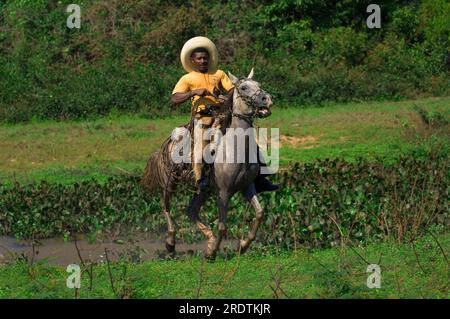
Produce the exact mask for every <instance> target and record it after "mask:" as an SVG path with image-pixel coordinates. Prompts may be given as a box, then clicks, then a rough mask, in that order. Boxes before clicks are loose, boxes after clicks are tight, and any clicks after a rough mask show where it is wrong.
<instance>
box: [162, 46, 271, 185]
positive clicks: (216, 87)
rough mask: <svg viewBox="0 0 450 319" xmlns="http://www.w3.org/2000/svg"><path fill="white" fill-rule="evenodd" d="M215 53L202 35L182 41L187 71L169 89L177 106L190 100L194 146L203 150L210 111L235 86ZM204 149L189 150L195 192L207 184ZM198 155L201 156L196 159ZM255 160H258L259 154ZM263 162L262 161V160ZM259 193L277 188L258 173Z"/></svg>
mask: <svg viewBox="0 0 450 319" xmlns="http://www.w3.org/2000/svg"><path fill="white" fill-rule="evenodd" d="M217 61H218V52H217V48H216V46H215V45H214V43H213V42H212V41H211V40H209V39H208V38H205V37H195V38H192V39H190V40H189V41H187V42H186V43H185V45H184V46H183V49H182V50H181V63H182V65H183V67H184V69H185V70H186V71H187V72H188V73H187V74H185V75H184V76H182V77H181V78H180V80H179V81H178V83H177V84H176V85H175V88H174V89H173V91H172V98H171V103H172V104H173V105H177V104H180V103H183V102H185V101H187V100H188V99H191V101H192V114H191V115H192V116H193V117H194V119H195V120H196V121H195V123H196V129H197V130H198V131H199V132H200V134H194V149H198V146H199V147H200V149H201V150H203V149H204V148H205V147H206V146H207V144H208V143H209V142H210V141H209V140H207V139H205V133H206V131H207V130H208V129H210V128H211V127H212V126H213V125H214V126H215V127H216V128H218V125H217V122H215V121H214V117H213V111H214V107H216V106H217V105H218V104H219V103H220V102H221V101H223V100H222V99H221V98H219V95H220V93H221V91H222V92H224V93H227V94H230V93H231V92H232V90H233V88H234V86H233V83H232V82H231V80H230V78H229V77H228V76H227V75H226V74H225V72H224V71H222V70H219V69H217ZM202 154H203V152H202V151H200V152H192V160H193V164H192V166H193V171H194V175H195V180H196V186H197V191H198V192H200V191H201V189H204V188H206V187H207V186H208V178H207V176H206V173H205V172H206V170H205V167H204V164H203V156H202ZM198 157H201V158H198ZM258 160H260V158H259V156H258ZM259 163H260V164H261V165H264V163H261V161H259ZM254 182H255V188H256V191H257V192H258V193H260V192H264V191H273V190H276V189H278V186H277V185H274V184H272V183H271V182H270V181H269V180H267V179H266V177H265V176H264V175H263V174H261V173H259V174H258V176H257V177H256V179H255V181H254Z"/></svg>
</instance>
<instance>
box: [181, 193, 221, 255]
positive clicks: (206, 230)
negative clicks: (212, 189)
mask: <svg viewBox="0 0 450 319" xmlns="http://www.w3.org/2000/svg"><path fill="white" fill-rule="evenodd" d="M207 198H208V195H207V194H206V193H204V192H200V194H195V195H194V197H193V198H192V200H191V203H190V204H189V207H188V210H187V214H188V216H189V219H190V220H191V221H192V222H193V223H195V224H196V225H197V227H198V228H199V229H200V230H201V232H202V233H203V234H204V235H205V237H206V238H207V239H208V247H207V250H206V257H208V258H214V253H213V251H214V248H215V246H216V237H214V234H213V232H212V230H211V228H210V227H208V226H206V225H205V224H204V223H203V222H202V221H201V220H200V216H199V212H200V209H201V208H202V205H203V204H204V203H205V201H206V199H207Z"/></svg>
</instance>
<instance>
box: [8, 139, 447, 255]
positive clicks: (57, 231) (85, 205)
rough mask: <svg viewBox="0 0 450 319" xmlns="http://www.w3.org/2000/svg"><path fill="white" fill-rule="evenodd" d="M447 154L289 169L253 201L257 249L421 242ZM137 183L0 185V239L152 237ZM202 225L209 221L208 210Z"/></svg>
mask: <svg viewBox="0 0 450 319" xmlns="http://www.w3.org/2000/svg"><path fill="white" fill-rule="evenodd" d="M449 164H450V162H449V157H448V145H445V144H441V145H437V146H436V147H435V148H433V149H431V150H426V149H421V150H420V149H419V150H416V151H415V152H414V153H413V154H409V155H404V156H402V157H401V158H399V159H398V161H396V162H395V163H394V164H386V163H384V162H383V161H381V160H380V161H378V162H369V161H367V160H364V159H360V160H358V161H356V162H353V163H352V162H346V161H343V160H340V159H334V160H329V159H325V160H317V161H314V162H310V163H303V164H299V163H297V164H295V165H294V166H291V167H289V169H288V170H287V171H286V172H285V173H284V174H282V175H280V176H279V177H278V178H279V182H280V184H281V190H280V191H278V192H275V193H270V194H262V196H261V200H262V205H263V207H265V209H266V216H265V219H264V224H263V226H262V230H261V231H260V232H259V241H260V243H261V244H263V245H275V246H278V247H285V248H293V247H296V246H297V245H308V246H315V247H322V246H330V245H339V243H342V242H353V241H354V242H365V241H367V240H369V239H386V238H396V239H397V240H398V241H403V240H406V239H408V240H409V239H411V238H415V237H417V236H418V235H423V231H424V230H426V229H427V228H428V227H430V226H432V225H435V226H436V225H438V226H440V227H441V228H446V227H448V225H449V215H448V214H449V211H448V198H449V194H448V191H449V190H448V185H449V175H448V171H449ZM139 180H140V178H139V177H122V178H111V179H109V180H108V181H107V182H106V183H103V184H102V183H98V182H96V181H94V180H92V181H84V182H80V183H75V184H72V185H62V184H55V183H48V182H45V181H43V182H41V183H39V184H31V185H21V184H19V183H17V184H15V185H14V186H13V187H7V186H0V195H1V196H0V233H1V234H3V235H15V236H17V237H22V238H43V237H50V236H54V235H69V234H70V233H85V232H90V233H98V232H102V231H103V232H108V231H122V232H126V231H138V230H145V231H147V230H152V231H156V232H159V233H161V230H162V229H164V228H165V219H164V217H163V214H162V213H161V208H160V206H159V196H157V197H151V198H150V197H149V196H148V195H147V194H146V193H145V191H143V190H142V189H140V186H139ZM191 195H192V194H191V193H189V191H188V190H184V191H183V192H180V194H179V195H178V196H177V199H176V201H174V202H173V203H172V211H173V214H174V216H175V218H176V220H177V221H178V223H179V225H180V226H179V229H180V231H179V233H178V236H179V237H180V238H182V239H184V240H185V241H193V240H198V239H201V238H202V236H201V234H200V232H198V231H196V228H195V227H192V225H190V223H189V221H188V220H187V217H186V216H185V214H184V212H185V210H186V206H187V204H188V202H189V199H190V197H191ZM231 207H232V208H231V211H230V214H229V215H230V216H229V222H228V224H229V226H230V228H229V235H230V236H231V237H233V238H236V237H241V236H243V235H244V234H246V233H247V231H248V226H249V225H250V222H251V220H252V219H253V216H254V214H253V212H252V211H250V210H249V205H248V204H245V203H243V202H242V199H241V198H239V197H234V198H233V201H232V205H231ZM205 214H206V218H207V219H206V220H209V221H213V220H215V219H216V217H217V209H216V206H215V201H214V200H211V201H210V202H209V204H208V205H206V207H205Z"/></svg>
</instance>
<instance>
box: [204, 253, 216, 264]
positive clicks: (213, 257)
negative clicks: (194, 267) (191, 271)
mask: <svg viewBox="0 0 450 319" xmlns="http://www.w3.org/2000/svg"><path fill="white" fill-rule="evenodd" d="M216 255H217V254H216V253H215V252H211V251H206V252H205V259H206V260H207V261H208V262H214V261H215V260H216Z"/></svg>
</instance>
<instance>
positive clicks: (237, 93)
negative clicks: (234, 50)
mask: <svg viewBox="0 0 450 319" xmlns="http://www.w3.org/2000/svg"><path fill="white" fill-rule="evenodd" d="M228 76H229V77H230V80H231V82H232V83H233V84H234V88H235V89H234V101H233V102H234V103H233V104H234V106H233V113H235V114H239V115H241V116H246V117H251V118H253V117H255V116H256V117H260V118H264V117H268V116H269V115H270V114H271V113H272V112H271V111H270V106H271V105H272V104H273V103H272V99H271V96H270V95H269V94H268V93H267V92H266V91H264V90H263V89H261V87H260V84H259V83H258V82H256V81H255V80H253V69H252V70H251V71H250V74H249V75H248V76H247V77H246V78H241V79H238V78H237V77H235V76H234V75H233V74H231V73H230V72H228Z"/></svg>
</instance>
